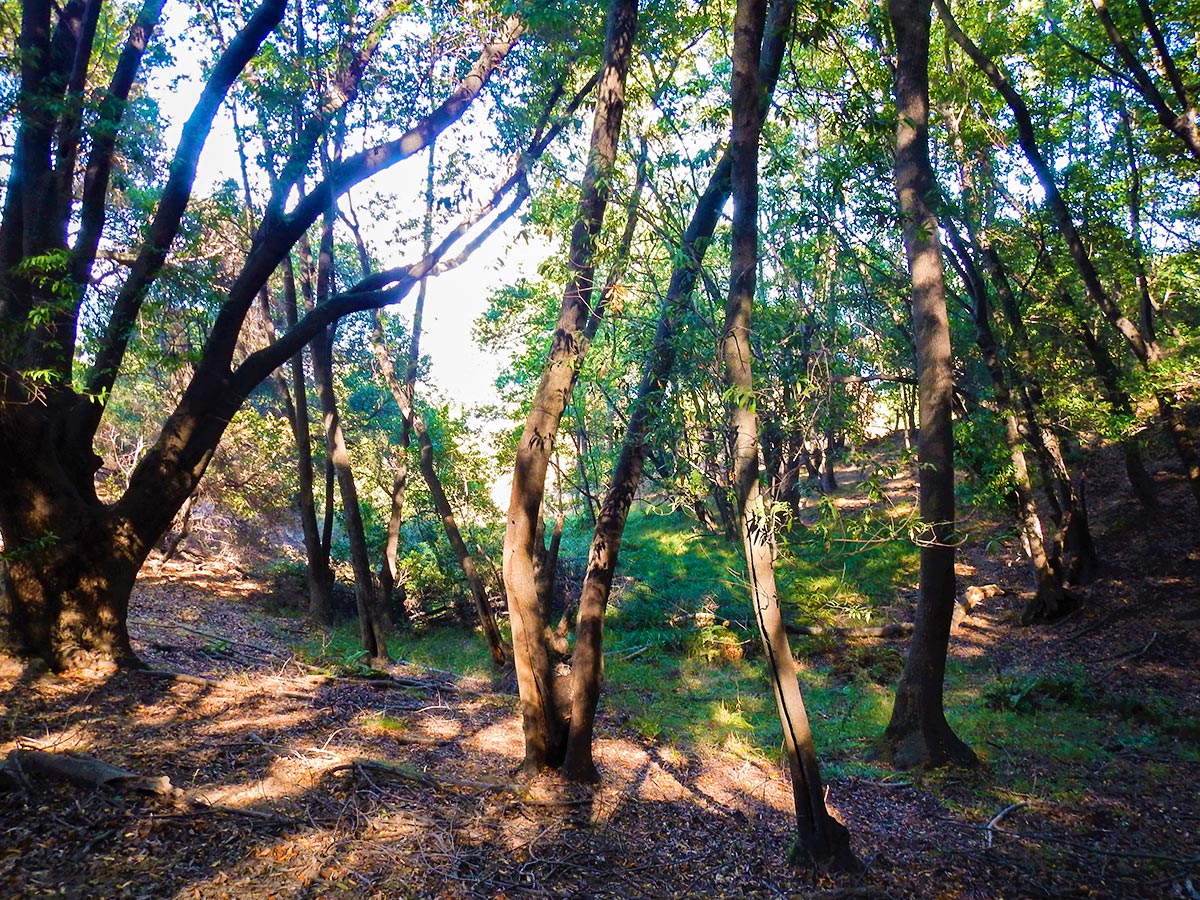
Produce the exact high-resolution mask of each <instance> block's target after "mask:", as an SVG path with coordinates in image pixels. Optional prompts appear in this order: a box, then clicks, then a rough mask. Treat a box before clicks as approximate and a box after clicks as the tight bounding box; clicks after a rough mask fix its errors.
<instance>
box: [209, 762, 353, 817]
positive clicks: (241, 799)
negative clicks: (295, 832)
mask: <svg viewBox="0 0 1200 900" xmlns="http://www.w3.org/2000/svg"><path fill="white" fill-rule="evenodd" d="M334 764H335V763H334V762H333V761H331V760H329V759H322V760H320V761H312V760H308V759H300V758H296V757H292V756H287V757H285V756H279V757H276V758H275V759H274V760H272V761H271V764H270V766H268V767H267V773H266V775H264V776H263V777H262V778H259V779H257V780H255V781H246V782H237V783H233V784H208V785H202V786H200V787H196V788H192V789H190V790H188V791H186V793H187V796H188V798H189V799H191V800H192V801H194V802H197V803H202V804H205V805H208V806H232V807H236V808H247V807H253V806H256V805H259V804H263V803H269V802H271V801H278V800H286V799H290V798H294V797H299V796H302V795H303V794H305V793H307V792H308V791H310V790H311V789H312V787H313V786H314V785H315V784H316V783H317V782H318V781H319V780H320V777H321V775H322V774H323V773H324V772H325V771H327V770H328V769H330V768H332V767H333V765H334Z"/></svg>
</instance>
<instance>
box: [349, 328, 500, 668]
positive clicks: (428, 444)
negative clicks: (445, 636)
mask: <svg viewBox="0 0 1200 900" xmlns="http://www.w3.org/2000/svg"><path fill="white" fill-rule="evenodd" d="M372 345H373V348H374V351H375V361H376V363H377V364H378V366H379V369H380V372H382V374H383V377H384V381H386V382H387V385H388V389H389V390H391V392H392V397H393V398H395V400H396V405H397V406H399V407H400V415H401V416H403V418H404V421H405V422H406V423H407V424H408V426H409V428H411V429H412V431H413V433H414V434H416V436H417V447H418V449H419V450H420V467H421V474H422V475H423V476H424V478H425V484H426V485H427V486H428V487H429V493H430V496H431V497H432V498H433V505H434V508H435V509H437V512H438V515H439V516H441V518H442V527H443V528H444V529H445V531H446V538H447V539H448V540H449V541H450V546H451V547H452V548H453V549H454V555H455V556H456V557H457V558H458V564H459V565H460V566H461V567H462V570H463V576H464V577H465V578H466V579H467V585H468V586H469V588H470V590H471V597H472V599H473V600H474V602H475V611H476V613H477V614H478V617H479V625H480V627H481V628H482V629H483V635H484V638H485V639H486V640H487V644H488V649H489V650H490V651H491V654H492V662H493V663H494V664H495V666H496V667H497V668H502V667H503V666H504V665H505V664H506V663H507V661H508V651H507V649H506V648H505V646H504V639H503V638H502V637H501V635H500V629H499V628H498V627H497V625H496V616H495V614H494V613H493V612H492V604H491V601H490V600H489V599H488V596H487V589H486V588H485V586H484V583H483V578H482V577H481V576H480V574H479V570H478V569H477V568H476V566H475V559H474V557H472V556H471V553H470V551H469V550H468V549H467V544H466V541H464V540H463V537H462V532H460V531H459V529H458V520H457V519H456V518H455V515H454V509H453V507H451V506H450V500H449V499H448V498H447V497H446V491H445V490H444V489H443V488H442V482H441V479H440V478H439V477H438V474H437V468H436V466H435V465H434V453H433V442H432V441H431V440H430V439H429V431H428V429H427V428H426V427H425V421H424V420H423V419H422V418H421V416H420V414H419V413H418V412H417V411H416V410H415V409H414V408H413V405H412V393H411V392H410V391H409V390H408V385H407V384H406V383H402V382H401V381H400V379H398V378H397V377H396V370H395V367H394V366H393V365H392V360H391V357H390V356H389V355H388V351H387V346H386V344H385V343H384V339H383V328H382V325H381V323H380V322H379V319H378V317H376V320H375V328H374V331H373V334H372Z"/></svg>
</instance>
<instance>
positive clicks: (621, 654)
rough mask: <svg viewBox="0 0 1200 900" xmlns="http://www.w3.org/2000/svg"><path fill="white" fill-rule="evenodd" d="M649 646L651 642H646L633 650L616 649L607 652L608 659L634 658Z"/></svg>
mask: <svg viewBox="0 0 1200 900" xmlns="http://www.w3.org/2000/svg"><path fill="white" fill-rule="evenodd" d="M651 646H652V645H651V644H647V645H646V646H644V647H636V648H634V649H633V650H617V651H616V652H613V653H609V654H607V655H608V658H609V659H610V660H614V661H615V660H629V659H634V658H635V657H638V656H641V655H642V654H643V653H645V652H646V651H647V650H649V649H650V647H651Z"/></svg>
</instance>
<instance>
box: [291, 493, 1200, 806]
mask: <svg viewBox="0 0 1200 900" xmlns="http://www.w3.org/2000/svg"><path fill="white" fill-rule="evenodd" d="M858 516H859V520H857V521H856V520H855V519H854V518H853V517H851V516H842V515H841V514H838V515H836V516H834V515H831V516H830V517H828V518H827V519H826V520H823V521H824V522H825V524H824V525H823V526H822V527H821V528H815V527H810V528H809V529H807V530H806V531H804V532H799V533H798V532H795V531H793V533H792V534H790V535H788V536H787V538H786V539H785V540H782V541H781V545H780V554H779V568H778V572H779V582H780V585H781V597H782V599H783V605H784V609H785V615H786V616H787V617H788V618H789V619H790V620H791V621H795V622H804V623H813V624H858V623H863V622H874V621H882V620H883V614H884V612H885V610H886V609H887V608H889V607H890V606H892V605H893V604H895V602H896V596H897V594H899V593H902V592H908V591H911V590H912V589H913V588H914V587H915V580H916V574H915V570H916V561H917V553H916V549H915V547H913V545H912V543H911V542H910V541H908V540H907V539H906V538H905V537H904V536H902V535H900V534H898V533H896V532H895V530H892V531H888V530H887V529H886V528H885V526H884V525H883V524H882V523H881V522H880V521H879V520H874V521H869V522H867V523H866V524H864V523H863V522H862V521H861V518H862V516H863V514H862V512H861V511H860V512H859V514H858ZM581 534H582V529H581ZM872 535H873V536H872ZM572 542H573V543H572ZM583 543H584V542H583V538H582V536H581V535H576V536H575V537H574V538H572V537H570V536H568V538H567V541H566V542H565V544H564V552H565V553H567V554H573V553H578V552H580V547H581V546H582V545H583ZM619 573H620V574H619V577H618V579H617V581H616V584H615V586H614V591H613V596H612V602H611V604H610V608H609V611H608V616H607V621H606V663H605V688H604V693H603V695H602V698H601V711H602V713H603V714H604V715H605V716H606V718H607V719H608V720H609V721H614V722H616V723H617V724H618V725H619V726H621V727H622V728H625V729H628V730H630V731H632V732H634V733H636V734H638V735H639V736H641V737H642V738H643V739H645V740H647V741H649V742H651V743H653V744H657V745H660V746H664V747H672V748H674V749H677V750H680V751H682V752H685V753H688V752H709V751H718V752H723V753H731V754H734V755H740V756H746V757H754V758H759V759H778V758H779V756H780V750H781V745H782V732H781V729H780V724H779V720H778V717H777V714H776V710H775V706H774V699H773V695H772V692H771V690H770V686H769V683H768V681H767V673H766V666H765V663H764V660H763V658H762V653H761V650H760V649H759V640H758V635H757V628H756V626H755V625H754V622H753V620H752V618H751V613H750V610H749V591H748V588H747V585H746V583H745V576H744V572H743V567H742V563H741V561H740V554H738V553H737V552H736V548H734V547H732V546H730V544H729V543H728V542H726V541H725V540H724V539H723V538H721V537H719V536H715V535H711V534H707V533H704V532H702V531H701V530H700V529H698V528H697V527H696V525H695V523H693V522H691V521H690V520H688V519H687V518H685V517H683V516H680V515H666V516H664V515H649V514H646V513H644V512H635V514H634V515H632V516H631V517H630V521H629V525H628V528H627V530H626V534H625V541H624V544H623V548H622V554H621V565H620V567H619ZM792 640H793V648H794V651H795V654H796V657H797V658H798V659H799V660H800V661H801V670H800V673H799V677H800V680H801V685H802V688H803V692H804V697H805V702H806V705H807V711H808V715H809V719H810V722H811V725H812V730H813V734H814V738H815V741H816V745H817V751H818V756H819V758H820V760H821V765H822V768H823V771H824V773H825V775H826V777H827V778H829V779H838V778H845V777H861V778H869V779H876V780H878V779H884V778H887V779H892V778H894V777H895V773H892V772H891V770H889V769H885V768H882V767H880V766H879V765H877V764H873V763H870V762H868V761H867V757H868V753H869V750H870V749H871V747H872V745H873V744H874V743H875V742H876V741H877V740H878V738H879V737H880V735H881V734H882V733H883V730H884V728H885V727H886V725H887V722H888V718H889V716H890V713H891V707H892V699H893V691H894V687H895V684H896V681H897V679H898V678H899V675H900V671H901V669H902V667H903V660H904V657H903V654H904V652H905V650H906V649H907V643H906V642H905V641H881V640H873V639H857V640H853V639H846V638H843V637H838V636H828V635H825V636H813V637H793V639H792ZM357 646H358V634H357V629H356V628H355V627H354V626H353V624H351V625H348V626H345V627H343V628H340V629H338V630H337V631H336V632H335V633H334V634H333V635H332V636H330V637H327V638H324V639H322V640H320V641H312V642H309V644H307V645H306V646H305V647H303V648H301V652H302V654H303V656H304V657H305V658H306V659H307V660H309V661H311V662H312V663H313V664H315V665H319V666H322V667H325V668H327V669H328V670H330V671H331V672H335V673H339V674H341V673H349V674H366V673H368V672H369V669H367V668H366V666H365V662H364V660H363V658H362V655H361V654H360V653H359V652H358V650H357ZM390 650H391V652H392V655H393V658H396V659H400V660H404V661H406V662H411V663H415V664H417V665H422V666H427V667H430V668H435V669H439V670H449V671H453V672H456V673H460V674H464V675H476V676H482V677H490V676H491V675H492V674H493V673H492V668H491V664H490V660H489V657H488V654H487V650H486V647H485V644H484V642H483V640H482V638H481V637H480V636H479V635H478V634H477V633H471V632H468V631H465V630H461V629H455V628H451V627H443V628H434V629H429V630H427V631H424V632H421V633H417V634H414V633H404V634H400V635H398V636H397V637H396V638H395V639H394V641H393V642H392V644H391V646H390ZM946 712H947V717H948V719H949V720H950V722H951V724H952V727H953V728H954V730H955V731H956V733H958V734H959V735H960V736H961V737H962V738H963V739H964V740H966V741H967V742H968V743H969V744H970V745H971V746H972V747H973V748H975V750H976V752H977V753H978V754H979V757H980V759H981V762H982V763H983V765H981V766H980V767H979V768H977V769H975V770H972V771H970V772H961V771H958V772H951V773H946V772H934V773H928V774H923V775H916V776H907V775H906V776H902V777H904V778H908V777H912V778H914V779H917V780H920V781H922V782H925V783H927V784H929V785H930V786H932V787H938V786H940V787H943V788H946V789H947V790H948V791H949V794H948V797H949V799H948V801H947V802H950V803H951V804H952V805H953V804H958V805H960V806H961V807H962V808H963V809H965V810H968V811H970V812H971V813H972V814H975V813H978V814H980V815H982V814H983V813H984V812H986V811H987V810H988V809H991V808H992V807H993V806H995V807H997V808H999V807H1000V806H1002V805H1003V802H1004V801H1007V802H1013V799H1014V798H1015V799H1021V798H1023V797H1026V796H1031V797H1038V798H1040V799H1042V800H1046V801H1061V802H1067V801H1069V800H1071V799H1072V798H1073V797H1075V796H1076V795H1077V794H1078V792H1079V791H1080V790H1081V789H1082V788H1081V784H1082V783H1083V780H1084V774H1085V773H1086V772H1088V771H1091V770H1094V769H1095V768H1096V767H1097V766H1102V765H1104V764H1105V760H1106V759H1111V758H1112V756H1113V755H1114V754H1116V755H1118V756H1125V757H1139V758H1140V756H1144V757H1145V758H1146V760H1147V762H1146V765H1159V764H1162V765H1169V763H1170V761H1171V760H1177V759H1182V758H1187V759H1193V758H1195V757H1196V756H1197V755H1198V754H1200V750H1197V743H1196V741H1197V735H1198V734H1200V725H1198V723H1197V722H1196V721H1195V720H1194V719H1189V718H1186V717H1182V716H1180V715H1178V714H1177V712H1176V710H1175V709H1174V707H1173V706H1172V704H1171V703H1170V702H1168V701H1167V700H1165V699H1163V698H1161V697H1158V696H1157V695H1155V694H1154V693H1153V692H1143V693H1140V694H1139V695H1138V696H1136V697H1133V696H1126V695H1121V694H1117V693H1115V692H1113V691H1111V690H1109V689H1108V688H1107V687H1106V686H1104V685H1103V684H1097V683H1095V681H1094V680H1093V679H1092V678H1091V677H1089V675H1088V673H1087V672H1086V671H1085V670H1084V669H1083V668H1082V667H1072V666H1066V665H1063V666H1059V667H1056V668H1052V669H1050V670H1043V671H1033V672H1016V673H1014V672H1003V673H1001V672H998V671H997V670H996V669H995V667H994V664H993V663H992V661H991V660H989V659H988V658H987V657H986V656H983V657H979V658H975V659H970V660H951V662H950V666H949V670H948V673H947V680H946ZM1189 754H1190V755H1189ZM1163 760H1166V762H1162V761H1163ZM954 785H966V786H967V787H968V788H969V789H968V790H967V791H966V792H965V793H963V794H961V796H960V795H956V794H954V792H953V791H952V790H950V788H951V787H953V786H954ZM955 797H958V799H955ZM976 806H977V807H978V808H977V809H976V808H975V807H976ZM994 812H995V809H991V814H994Z"/></svg>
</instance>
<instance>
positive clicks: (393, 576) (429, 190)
mask: <svg viewBox="0 0 1200 900" xmlns="http://www.w3.org/2000/svg"><path fill="white" fill-rule="evenodd" d="M436 153H437V144H436V142H433V141H431V142H430V144H429V159H428V163H427V165H426V167H425V220H424V225H423V230H422V235H421V244H422V248H423V252H424V253H426V254H428V253H429V249H430V247H432V246H433V201H434V197H433V185H434V176H435V174H436V169H435V159H436ZM356 237H357V234H356ZM358 246H359V253H360V255H362V257H363V259H362V264H363V277H364V278H365V277H366V276H367V275H368V274H369V272H370V265H369V264H368V262H367V259H366V247H365V245H364V244H363V242H362V239H361V238H359V239H358ZM428 282H429V279H428V278H422V279H421V282H420V284H419V285H418V286H417V302H416V305H415V306H414V307H413V318H412V335H411V338H410V340H409V344H408V359H407V362H406V364H405V367H404V383H403V385H402V386H400V387H401V389H402V390H403V391H404V394H405V397H406V399H407V401H408V402H407V406H408V408H409V409H410V410H411V409H412V401H413V398H414V397H415V396H416V391H417V368H418V366H419V365H420V362H421V330H422V327H423V325H424V321H425V294H426V289H427V286H428ZM380 327H381V323H380V319H379V314H378V313H376V314H375V328H376V331H378V330H379V329H380ZM378 352H379V351H378V348H377V349H376V358H378ZM389 366H390V359H389ZM393 377H394V373H393ZM388 386H389V387H392V384H391V381H390V380H389V382H388ZM392 393H393V395H394V394H395V391H394V390H393V392H392ZM397 403H399V401H398V400H397ZM402 418H403V421H402V422H401V425H400V442H399V443H400V450H399V454H398V460H397V463H396V475H395V478H394V479H393V480H392V504H391V512H390V514H389V516H388V528H387V541H386V543H385V545H384V549H383V565H381V566H380V568H379V572H380V581H381V586H382V590H383V602H384V604H385V605H386V606H387V607H389V608H390V607H391V606H392V595H393V593H394V592H395V589H396V583H397V579H398V577H399V569H398V566H397V557H398V555H399V551H400V528H401V526H402V525H403V524H404V498H405V495H406V494H407V492H408V474H409V468H410V467H409V447H410V446H411V445H412V424H411V422H410V420H409V416H407V415H403V414H402ZM460 562H461V560H460ZM401 587H403V586H401ZM400 608H401V609H402V610H403V600H402V601H401V604H400ZM493 627H494V623H493ZM494 653H495V650H494V648H493V655H494Z"/></svg>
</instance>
